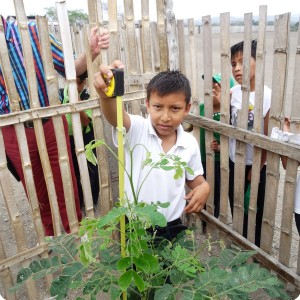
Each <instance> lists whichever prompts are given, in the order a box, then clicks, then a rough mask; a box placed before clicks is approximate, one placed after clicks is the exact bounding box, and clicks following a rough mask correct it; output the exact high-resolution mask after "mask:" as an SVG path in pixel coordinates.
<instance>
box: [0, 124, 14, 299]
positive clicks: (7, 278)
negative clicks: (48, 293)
mask: <svg viewBox="0 0 300 300" xmlns="http://www.w3.org/2000/svg"><path fill="white" fill-rule="evenodd" d="M0 131H1V129H0ZM5 258H6V254H5V251H4V246H3V243H2V240H1V239H0V261H3V260H5ZM0 278H1V281H2V284H3V287H4V291H5V293H4V295H2V296H3V297H5V299H6V300H16V299H17V298H16V294H15V293H6V291H7V290H8V289H9V288H10V287H12V286H13V284H14V282H13V278H12V274H11V270H10V269H8V268H7V269H4V270H1V269H0Z"/></svg>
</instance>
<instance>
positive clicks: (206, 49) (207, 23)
mask: <svg viewBox="0 0 300 300" xmlns="http://www.w3.org/2000/svg"><path fill="white" fill-rule="evenodd" d="M188 22H189V43H190V42H191V40H190V36H191V34H193V35H194V29H195V25H194V22H191V19H189V21H188ZM202 24H203V60H204V61H203V64H204V107H205V114H204V116H205V117H206V118H211V119H212V117H213V105H212V102H213V98H212V83H211V82H212V69H213V67H212V35H211V30H212V29H211V17H210V16H204V17H202ZM193 45H194V47H195V43H193ZM191 55H192V53H190V56H191ZM193 69H195V68H192V74H193V73H195V71H193ZM192 77H193V82H194V83H192V89H194V91H195V89H196V86H197V81H196V74H194V75H192ZM197 106H198V107H197V108H198V115H199V104H198V105H197ZM212 140H213V132H212V131H211V130H205V141H206V143H205V146H206V148H205V152H206V174H205V177H206V181H207V182H208V183H209V185H210V194H209V198H208V200H207V202H206V210H207V211H208V212H209V213H210V214H212V215H213V214H214V184H215V180H214V178H215V167H214V158H215V156H214V155H215V153H214V151H213V150H211V148H210V142H211V141H212Z"/></svg>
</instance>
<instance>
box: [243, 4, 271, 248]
mask: <svg viewBox="0 0 300 300" xmlns="http://www.w3.org/2000/svg"><path fill="white" fill-rule="evenodd" d="M266 24H267V6H266V5H264V6H260V9H259V32H258V39H257V50H256V65H255V66H256V67H255V107H254V115H255V118H254V124H253V130H254V132H258V133H262V134H264V132H263V128H262V121H261V120H263V103H264V75H265V43H266ZM261 155H262V152H261V149H259V148H258V147H255V146H254V147H253V163H252V171H251V172H252V173H251V193H250V203H249V210H248V235H247V237H248V240H249V241H251V242H253V243H254V242H255V228H256V211H257V193H258V186H259V181H260V169H261Z"/></svg>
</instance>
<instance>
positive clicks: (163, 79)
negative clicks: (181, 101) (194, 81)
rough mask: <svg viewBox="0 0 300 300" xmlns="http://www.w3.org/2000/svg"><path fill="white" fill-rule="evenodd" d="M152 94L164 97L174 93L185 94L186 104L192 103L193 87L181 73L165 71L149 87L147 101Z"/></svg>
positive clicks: (151, 81) (154, 78) (155, 77)
mask: <svg viewBox="0 0 300 300" xmlns="http://www.w3.org/2000/svg"><path fill="white" fill-rule="evenodd" d="M152 93H156V94H157V95H158V96H160V97H163V96H166V95H169V94H172V93H183V94H184V95H185V102H186V104H189V103H190V101H191V95H192V94H191V86H190V82H189V80H188V79H187V78H186V76H185V75H184V74H182V73H181V72H180V71H164V72H160V73H158V74H157V75H155V76H154V77H153V78H152V79H151V80H150V82H149V84H148V86H147V99H148V101H149V100H150V96H151V94H152Z"/></svg>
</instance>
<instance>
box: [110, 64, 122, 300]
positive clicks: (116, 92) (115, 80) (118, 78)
mask: <svg viewBox="0 0 300 300" xmlns="http://www.w3.org/2000/svg"><path fill="white" fill-rule="evenodd" d="M111 71H112V73H113V75H114V76H113V77H112V78H111V80H110V82H109V85H108V87H107V92H106V95H107V96H108V97H116V101H117V130H118V169H119V199H120V201H121V203H120V204H121V206H122V205H124V201H123V199H124V169H123V168H124V165H125V164H124V161H125V160H124V139H123V128H124V126H123V105H122V96H123V95H124V71H123V69H111ZM120 231H121V255H122V257H125V247H126V239H125V216H122V217H121V219H120ZM123 296H124V294H123ZM125 299H126V296H125Z"/></svg>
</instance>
